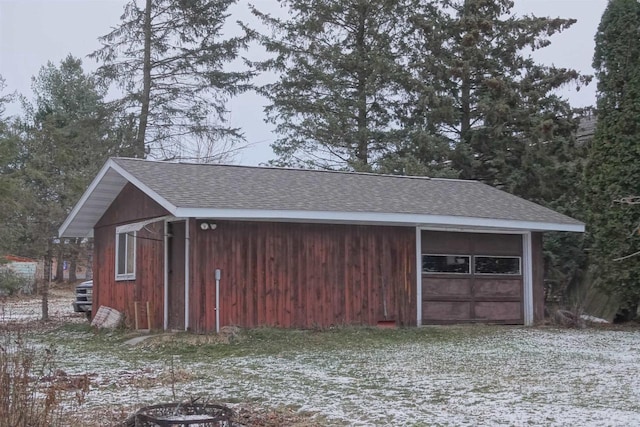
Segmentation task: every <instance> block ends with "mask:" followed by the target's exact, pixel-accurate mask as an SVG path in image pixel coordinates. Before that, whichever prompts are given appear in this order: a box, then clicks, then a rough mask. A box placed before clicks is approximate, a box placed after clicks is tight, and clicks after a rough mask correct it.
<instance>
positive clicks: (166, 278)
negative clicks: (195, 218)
mask: <svg viewBox="0 0 640 427" xmlns="http://www.w3.org/2000/svg"><path fill="white" fill-rule="evenodd" d="M170 222H184V330H185V331H187V330H189V287H190V286H189V285H190V283H189V276H190V275H189V259H190V255H191V254H190V247H189V241H190V239H189V230H190V224H191V221H190V219H189V218H175V217H174V218H169V219H165V221H164V319H163V320H164V321H163V329H164V330H165V331H166V330H167V329H169V223H170Z"/></svg>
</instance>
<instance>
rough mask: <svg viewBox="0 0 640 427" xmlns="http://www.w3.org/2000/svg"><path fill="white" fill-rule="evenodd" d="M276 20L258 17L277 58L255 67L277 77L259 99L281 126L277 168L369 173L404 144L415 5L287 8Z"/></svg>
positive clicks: (371, 0)
mask: <svg viewBox="0 0 640 427" xmlns="http://www.w3.org/2000/svg"><path fill="white" fill-rule="evenodd" d="M280 3H281V5H282V6H283V7H287V8H288V9H289V11H290V14H289V18H288V19H286V20H285V19H278V18H275V17H272V16H270V15H268V14H265V13H262V12H260V11H259V10H256V9H253V13H254V14H255V15H257V16H258V17H259V18H260V19H261V20H262V22H263V23H265V24H266V25H267V26H268V27H269V28H270V29H271V35H269V36H267V35H258V34H256V33H255V32H252V34H253V35H254V36H255V37H257V38H258V39H259V40H260V42H261V43H262V44H263V45H264V46H265V47H266V49H267V50H268V51H269V52H271V53H273V54H274V57H273V58H272V59H271V60H268V61H265V62H262V63H257V64H254V65H256V66H257V68H258V69H259V70H271V71H275V72H278V73H279V77H278V79H277V81H276V82H275V83H272V84H268V85H266V86H264V87H263V88H262V90H261V92H262V93H263V94H264V95H265V96H266V97H267V98H268V99H269V101H270V105H269V106H268V107H267V108H266V113H267V117H268V120H269V121H270V122H272V123H274V124H276V132H277V134H278V139H277V140H276V141H275V143H274V144H273V145H272V147H273V149H274V152H275V153H276V155H277V156H278V160H277V162H276V163H277V164H280V165H304V166H308V167H313V168H316V167H319V168H349V169H354V170H364V171H367V170H371V169H372V168H375V167H376V162H377V161H378V160H379V159H380V158H381V156H383V155H384V154H385V153H387V152H388V151H389V147H392V146H393V145H394V144H395V143H397V141H399V140H400V139H401V138H402V131H401V129H400V127H399V125H398V122H397V109H398V107H399V106H400V104H401V101H402V99H403V97H404V94H403V90H404V89H403V87H402V85H401V84H400V83H399V82H402V81H403V79H404V78H405V77H406V76H407V72H406V67H405V66H404V65H405V64H406V58H405V57H403V53H402V52H403V48H402V44H403V43H405V42H406V40H405V39H406V37H408V36H409V35H410V34H409V33H410V30H409V27H408V25H407V15H408V14H409V13H410V12H411V11H412V8H415V9H418V8H419V3H420V2H418V1H412V0H353V1H341V0H330V1H324V0H281V1H280Z"/></svg>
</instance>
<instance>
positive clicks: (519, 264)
mask: <svg viewBox="0 0 640 427" xmlns="http://www.w3.org/2000/svg"><path fill="white" fill-rule="evenodd" d="M478 257H480V258H516V259H517V260H518V273H478V272H476V258H478ZM472 272H473V275H474V276H522V257H521V256H518V255H474V256H473V266H472Z"/></svg>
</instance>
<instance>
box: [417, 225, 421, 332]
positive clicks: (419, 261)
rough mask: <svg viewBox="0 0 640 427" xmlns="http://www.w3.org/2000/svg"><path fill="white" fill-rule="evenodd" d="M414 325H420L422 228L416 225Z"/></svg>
mask: <svg viewBox="0 0 640 427" xmlns="http://www.w3.org/2000/svg"><path fill="white" fill-rule="evenodd" d="M416 325H417V326H422V230H421V229H420V227H416Z"/></svg>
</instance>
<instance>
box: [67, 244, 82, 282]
mask: <svg viewBox="0 0 640 427" xmlns="http://www.w3.org/2000/svg"><path fill="white" fill-rule="evenodd" d="M80 242H81V240H80V239H73V240H71V242H70V244H69V282H71V283H75V282H76V281H77V280H78V277H77V276H76V272H77V270H78V254H79V253H80Z"/></svg>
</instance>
